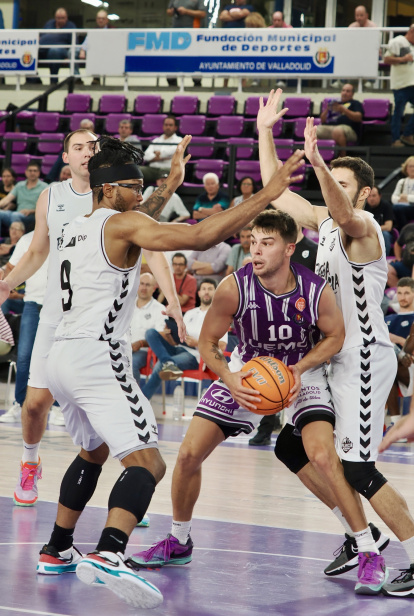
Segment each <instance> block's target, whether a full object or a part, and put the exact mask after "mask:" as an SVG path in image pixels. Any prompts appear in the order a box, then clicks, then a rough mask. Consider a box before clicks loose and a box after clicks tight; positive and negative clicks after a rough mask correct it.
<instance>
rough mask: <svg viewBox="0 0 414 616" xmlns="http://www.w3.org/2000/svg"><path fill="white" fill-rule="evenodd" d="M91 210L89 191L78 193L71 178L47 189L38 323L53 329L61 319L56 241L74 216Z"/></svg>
mask: <svg viewBox="0 0 414 616" xmlns="http://www.w3.org/2000/svg"><path fill="white" fill-rule="evenodd" d="M91 211H92V191H89V192H87V193H77V192H76V191H75V190H74V189H73V187H72V180H71V179H69V180H66V181H65V182H56V183H55V184H52V185H51V186H50V187H49V203H48V211H47V226H48V228H49V243H50V251H49V267H48V272H47V286H46V293H45V297H44V301H43V308H42V310H41V312H40V321H42V322H45V323H48V324H50V325H54V326H55V327H56V326H57V325H58V323H59V322H60V320H61V318H62V303H61V293H60V270H59V255H58V240H59V238H60V236H61V235H62V229H63V227H64V225H66V224H67V223H68V222H70V221H71V220H73V219H74V218H75V217H76V216H84V215H85V214H89V213H90V212H91Z"/></svg>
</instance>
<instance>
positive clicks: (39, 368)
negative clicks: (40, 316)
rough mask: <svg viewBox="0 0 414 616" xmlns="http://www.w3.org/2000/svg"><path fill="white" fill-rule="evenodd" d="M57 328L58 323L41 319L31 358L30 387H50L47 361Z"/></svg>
mask: <svg viewBox="0 0 414 616" xmlns="http://www.w3.org/2000/svg"><path fill="white" fill-rule="evenodd" d="M56 328H57V325H51V324H50V323H42V321H39V325H38V326H37V332H36V338H35V341H34V345H33V350H32V357H31V360H30V370H29V381H28V385H29V387H35V388H36V389H49V386H48V384H47V372H46V363H47V358H48V355H49V353H50V349H51V348H52V346H53V343H54V341H55V332H56Z"/></svg>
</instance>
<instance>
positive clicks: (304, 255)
mask: <svg viewBox="0 0 414 616" xmlns="http://www.w3.org/2000/svg"><path fill="white" fill-rule="evenodd" d="M302 257H303V258H304V259H307V258H308V257H309V250H304V251H303V252H302Z"/></svg>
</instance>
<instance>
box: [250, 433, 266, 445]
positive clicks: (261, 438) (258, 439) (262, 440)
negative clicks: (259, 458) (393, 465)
mask: <svg viewBox="0 0 414 616" xmlns="http://www.w3.org/2000/svg"><path fill="white" fill-rule="evenodd" d="M270 443H271V441H270V436H267V434H263V433H260V432H258V433H257V434H256V436H254V437H253V438H251V439H250V441H249V445H253V446H255V445H270Z"/></svg>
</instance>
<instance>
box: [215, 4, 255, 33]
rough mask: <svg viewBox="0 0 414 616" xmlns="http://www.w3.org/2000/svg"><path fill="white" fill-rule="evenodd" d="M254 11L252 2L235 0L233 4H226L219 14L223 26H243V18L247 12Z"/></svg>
mask: <svg viewBox="0 0 414 616" xmlns="http://www.w3.org/2000/svg"><path fill="white" fill-rule="evenodd" d="M252 11H254V7H253V5H252V4H246V0H236V1H235V3H234V4H228V5H227V6H225V7H224V9H223V10H222V11H221V13H220V15H219V19H220V20H221V21H222V22H223V23H222V27H223V28H244V27H245V25H246V24H245V23H244V20H245V19H246V17H247V16H248V14H249V13H251V12H252Z"/></svg>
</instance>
